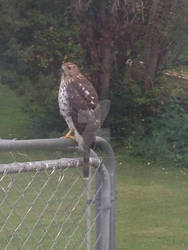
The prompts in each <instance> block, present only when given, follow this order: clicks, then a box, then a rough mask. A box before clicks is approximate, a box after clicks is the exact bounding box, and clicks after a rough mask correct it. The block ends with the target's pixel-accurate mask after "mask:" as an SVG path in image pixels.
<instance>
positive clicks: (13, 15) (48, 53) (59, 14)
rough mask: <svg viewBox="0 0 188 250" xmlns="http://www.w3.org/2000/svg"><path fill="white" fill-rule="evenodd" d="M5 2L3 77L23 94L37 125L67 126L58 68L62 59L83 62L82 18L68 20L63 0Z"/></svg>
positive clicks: (0, 12) (45, 131) (1, 17)
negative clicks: (59, 97) (59, 96)
mask: <svg viewBox="0 0 188 250" xmlns="http://www.w3.org/2000/svg"><path fill="white" fill-rule="evenodd" d="M8 2H9V5H7V2H6V1H4V2H2V3H1V7H2V8H1V9H0V21H1V26H2V29H1V31H0V38H1V39H0V44H1V47H2V48H3V51H1V53H0V59H1V72H3V73H2V74H1V82H2V83H4V84H8V85H9V87H11V88H12V89H14V90H15V91H16V92H17V94H19V95H24V97H25V108H24V111H25V112H27V113H28V114H29V115H30V117H31V118H32V121H33V126H34V127H35V130H38V133H40V135H41V136H48V135H49V132H50V131H51V132H53V131H56V130H57V131H58V130H59V129H61V130H63V128H64V127H65V123H64V122H63V121H62V119H61V118H60V115H59V111H58V104H57V94H58V92H57V90H58V87H59V78H60V75H59V68H60V64H61V62H62V60H71V61H74V62H76V63H78V64H82V63H81V62H82V59H81V58H83V55H84V50H83V49H82V47H81V45H80V43H79V41H78V34H79V31H80V23H79V22H77V23H73V24H72V25H71V24H70V23H69V22H68V18H69V16H68V11H67V8H65V6H68V1H66V0H63V1H59V0H55V1H53V2H52V1H49V0H42V1H24V0H22V1H21V2H19V3H18V2H17V1H15V0H9V1H8ZM49 10H50V11H49ZM7 29H8V32H7ZM63 124H64V125H63ZM38 133H36V136H37V135H38Z"/></svg>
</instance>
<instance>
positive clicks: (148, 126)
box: [125, 99, 188, 166]
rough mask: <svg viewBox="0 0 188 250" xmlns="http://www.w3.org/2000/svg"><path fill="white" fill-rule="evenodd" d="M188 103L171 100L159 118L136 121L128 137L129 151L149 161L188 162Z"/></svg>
mask: <svg viewBox="0 0 188 250" xmlns="http://www.w3.org/2000/svg"><path fill="white" fill-rule="evenodd" d="M186 109H187V102H182V100H174V99H172V100H171V101H170V102H169V103H167V104H165V105H163V107H162V108H161V109H160V113H159V115H158V116H156V117H149V118H146V119H143V120H142V121H141V122H140V123H137V126H136V127H135V130H133V131H132V133H131V134H130V136H128V137H127V140H125V144H126V148H127V150H128V151H129V152H130V153H131V154H133V155H136V156H142V157H144V158H146V159H147V160H148V161H173V162H174V163H176V164H177V165H183V166H187V164H188V114H187V110H186Z"/></svg>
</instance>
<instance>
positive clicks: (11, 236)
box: [0, 153, 102, 250]
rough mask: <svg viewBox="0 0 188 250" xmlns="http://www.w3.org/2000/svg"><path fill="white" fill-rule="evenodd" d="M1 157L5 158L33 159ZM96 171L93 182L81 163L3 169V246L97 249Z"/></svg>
mask: <svg viewBox="0 0 188 250" xmlns="http://www.w3.org/2000/svg"><path fill="white" fill-rule="evenodd" d="M1 156H2V157H1V162H0V163H5V162H6V163H8V162H17V161H22V162H23V161H26V160H27V161H31V158H33V155H32V153H31V154H30V155H29V154H24V153H4V154H2V155H1ZM48 157H49V155H48ZM48 157H45V159H46V158H48ZM39 158H40V157H39ZM31 164H32V163H31ZM96 173H97V169H94V168H93V169H92V174H91V178H90V181H89V184H88V183H87V182H86V181H84V180H83V178H82V169H80V168H71V169H70V168H68V167H67V168H64V169H59V168H58V169H57V168H53V169H50V170H43V171H39V170H35V171H32V172H22V171H18V172H17V173H12V174H8V173H6V171H5V172H4V173H3V174H0V249H4V250H13V249H23V250H28V249H45V250H46V249H58V250H59V249H81V250H82V249H83V250H84V249H88V250H91V249H96V244H97V241H98V239H96V218H97V217H98V216H100V214H99V212H98V214H96V210H95V198H96V194H97V192H100V190H101V188H102V186H100V187H98V190H95V177H96ZM101 185H102V184H101Z"/></svg>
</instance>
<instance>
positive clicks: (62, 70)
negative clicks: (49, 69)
mask: <svg viewBox="0 0 188 250" xmlns="http://www.w3.org/2000/svg"><path fill="white" fill-rule="evenodd" d="M60 72H61V73H64V72H65V70H64V67H63V65H61V69H60Z"/></svg>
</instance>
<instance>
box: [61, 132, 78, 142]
mask: <svg viewBox="0 0 188 250" xmlns="http://www.w3.org/2000/svg"><path fill="white" fill-rule="evenodd" d="M72 133H73V131H72V129H70V130H69V132H68V133H66V135H64V136H62V137H61V138H70V139H72V140H74V141H75V140H76V139H75V136H74V135H71V134H72Z"/></svg>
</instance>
